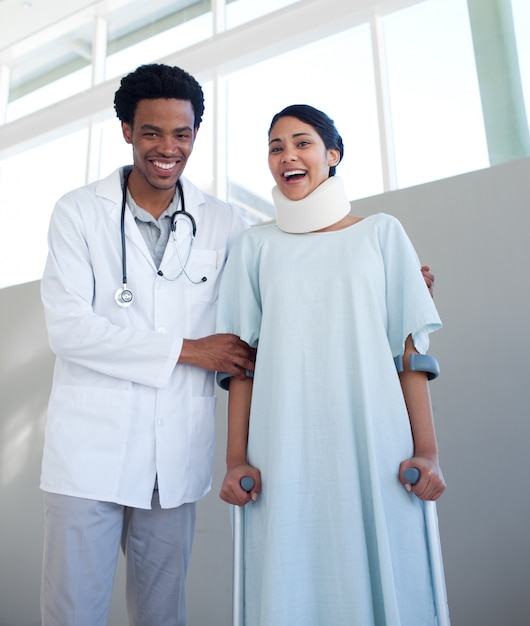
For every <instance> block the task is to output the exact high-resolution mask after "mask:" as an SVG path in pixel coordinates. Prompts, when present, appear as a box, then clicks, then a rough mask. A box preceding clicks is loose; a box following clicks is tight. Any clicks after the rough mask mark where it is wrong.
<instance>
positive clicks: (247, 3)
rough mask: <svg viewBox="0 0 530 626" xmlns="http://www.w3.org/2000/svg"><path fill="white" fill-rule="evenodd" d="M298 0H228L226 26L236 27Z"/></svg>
mask: <svg viewBox="0 0 530 626" xmlns="http://www.w3.org/2000/svg"><path fill="white" fill-rule="evenodd" d="M297 1H298V0H227V2H226V27H227V28H234V27H235V26H239V25H241V24H244V23H245V22H250V20H254V19H256V18H258V17H261V16H262V15H266V14H267V13H271V12H272V11H276V10H278V9H281V8H283V7H286V6H288V5H289V4H293V3H294V2H297Z"/></svg>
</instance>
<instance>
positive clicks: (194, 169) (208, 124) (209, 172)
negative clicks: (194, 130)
mask: <svg viewBox="0 0 530 626" xmlns="http://www.w3.org/2000/svg"><path fill="white" fill-rule="evenodd" d="M201 86H202V90H203V91H204V115H203V116H202V123H201V127H200V130H199V133H198V135H197V139H196V140H195V144H194V146H193V152H192V154H191V156H190V160H189V161H188V163H187V165H186V169H185V170H184V176H185V177H186V178H189V180H191V182H192V183H194V184H195V185H197V187H199V188H200V189H202V190H203V191H204V192H206V193H212V187H213V126H214V102H213V85H212V83H211V82H208V83H204V84H202V85H201Z"/></svg>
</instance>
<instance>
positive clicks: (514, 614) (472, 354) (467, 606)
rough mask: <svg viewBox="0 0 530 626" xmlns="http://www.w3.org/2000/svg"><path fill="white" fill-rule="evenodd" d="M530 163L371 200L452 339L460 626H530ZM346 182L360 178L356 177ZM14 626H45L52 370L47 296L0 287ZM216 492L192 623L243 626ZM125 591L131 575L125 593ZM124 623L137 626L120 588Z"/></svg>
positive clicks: (452, 470)
mask: <svg viewBox="0 0 530 626" xmlns="http://www.w3.org/2000/svg"><path fill="white" fill-rule="evenodd" d="M529 174H530V159H525V160H521V161H517V162H514V163H510V164H506V165H502V166H498V167H496V168H492V169H489V170H484V171H479V172H474V173H471V174H465V175H462V176H458V177H455V178H452V179H448V180H444V181H439V182H435V183H430V184H427V185H421V186H419V187H414V188H411V189H406V190H401V191H396V192H393V193H390V194H386V195H384V196H378V197H374V198H368V199H365V200H360V201H357V202H355V203H354V204H353V211H354V213H357V214H359V215H368V214H371V213H374V212H378V211H384V212H387V213H391V214H394V215H396V216H397V217H398V218H399V219H400V220H401V221H402V222H403V224H404V226H405V228H406V230H407V232H408V233H409V235H410V237H411V239H412V241H413V242H414V245H415V246H416V249H417V251H418V253H419V255H420V258H421V259H422V261H424V262H429V263H430V264H431V265H432V266H433V268H434V270H435V273H436V286H435V299H436V303H437V305H438V308H439V310H440V314H441V316H442V318H443V321H444V328H443V329H442V330H441V331H439V332H437V333H435V334H434V335H433V336H432V342H431V353H432V354H434V355H435V356H437V357H438V359H439V361H440V365H441V368H442V374H441V376H440V378H439V379H438V380H436V381H434V382H433V383H432V385H431V392H432V397H433V404H434V409H435V416H436V422H437V429H438V437H439V442H440V449H441V460H442V464H443V468H444V473H445V477H446V480H447V483H448V490H447V492H446V494H445V495H444V496H443V498H442V500H441V501H440V503H439V507H438V514H439V518H440V525H441V534H442V544H443V546H442V547H443V551H444V559H445V570H446V576H447V586H448V596H449V605H450V610H451V615H452V624H453V626H477V625H478V624H480V626H498V625H499V624H509V625H510V626H527V624H529V623H530V594H529V593H528V581H529V580H530V541H528V528H529V527H530V498H529V488H528V476H529V475H530V455H529V454H528V450H527V447H528V442H529V441H530V419H529V417H530V409H529V407H530V382H529V378H530V377H529V374H530V367H529V365H528V355H529V353H530V331H529V330H528V320H529V319H530V289H529V284H528V271H529V268H530V175H529ZM343 175H345V174H344V173H343ZM0 314H1V316H2V317H1V319H2V325H1V327H0V346H1V349H0V503H1V504H0V506H1V514H0V626H36V625H37V624H38V623H39V612H38V594H39V577H40V563H41V554H40V552H41V543H42V514H41V507H42V500H41V495H40V493H39V491H38V488H37V484H38V474H39V464H40V454H41V447H42V432H43V421H44V414H45V406H46V400H47V395H48V389H49V384H50V380H51V368H52V363H53V359H52V357H51V354H50V353H49V350H48V347H47V341H46V336H45V331H44V324H43V319H42V313H41V308H40V301H39V296H38V283H30V284H27V285H22V286H20V287H14V288H11V289H5V290H0ZM224 410H225V409H224V398H223V401H222V402H220V408H219V411H218V436H219V444H218V451H217V465H216V473H215V478H214V482H215V484H214V490H213V492H212V494H210V496H208V497H207V498H206V499H205V500H204V501H203V502H202V503H201V506H200V510H199V519H198V527H197V534H196V541H195V547H194V554H193V562H192V566H191V572H190V577H189V626H210V625H211V626H229V624H230V601H231V591H230V570H231V557H230V526H229V521H228V514H227V509H226V508H225V506H224V505H223V504H222V503H221V502H220V501H219V500H218V498H217V493H218V490H219V484H220V480H221V478H222V468H223V457H224V450H223V447H224V439H225V430H224ZM121 583H122V572H121V569H120V571H119V574H118V580H117V586H119V585H120V584H121ZM109 624H110V626H125V624H126V620H125V618H124V612H123V599H122V593H121V589H117V590H116V593H115V597H114V599H113V607H112V615H111V620H110V623H109Z"/></svg>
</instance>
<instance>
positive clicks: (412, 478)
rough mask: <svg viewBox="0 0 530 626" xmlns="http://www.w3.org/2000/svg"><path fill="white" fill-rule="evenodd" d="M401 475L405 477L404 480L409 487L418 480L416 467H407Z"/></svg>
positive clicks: (418, 473) (418, 474)
mask: <svg viewBox="0 0 530 626" xmlns="http://www.w3.org/2000/svg"><path fill="white" fill-rule="evenodd" d="M403 475H404V476H405V480H407V481H408V482H409V483H410V484H411V485H415V484H416V483H417V482H418V480H419V479H420V470H419V469H418V468H417V467H407V469H406V470H405V471H404V472H403Z"/></svg>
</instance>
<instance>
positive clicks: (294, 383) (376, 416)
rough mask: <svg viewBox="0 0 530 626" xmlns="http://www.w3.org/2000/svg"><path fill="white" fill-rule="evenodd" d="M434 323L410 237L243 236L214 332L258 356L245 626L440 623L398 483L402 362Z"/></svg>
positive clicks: (374, 220) (394, 232) (358, 233)
mask: <svg viewBox="0 0 530 626" xmlns="http://www.w3.org/2000/svg"><path fill="white" fill-rule="evenodd" d="M440 325H441V324H440V319H439V317H438V314H437V312H436V309H435V306H434V303H433V301H432V298H431V296H430V294H429V292H428V290H427V288H426V286H425V283H424V280H423V277H422V275H421V272H420V263H419V261H418V258H417V255H416V253H415V251H414V249H413V247H412V245H411V243H410V241H409V239H408V237H407V235H406V234H405V232H404V230H403V228H402V226H401V224H400V223H399V222H398V221H397V220H396V219H395V218H393V217H391V216H389V215H385V214H377V215H373V216H371V217H368V218H366V219H364V220H362V221H361V222H358V223H357V224H355V225H353V226H350V227H349V228H346V229H344V230H339V231H334V232H325V233H310V234H303V235H292V234H287V233H284V232H282V231H281V230H279V229H278V228H277V227H276V226H275V225H266V226H259V227H254V228H252V229H249V230H247V231H245V232H244V233H243V234H242V235H241V236H240V238H239V240H238V242H237V243H236V245H235V246H234V248H233V249H232V251H231V253H230V257H229V260H228V264H227V266H226V269H225V274H224V277H223V283H222V287H221V294H220V300H219V308H218V328H217V331H218V332H228V333H235V334H236V335H239V336H240V337H241V338H242V339H244V340H245V341H247V342H248V343H249V344H251V345H252V346H257V345H258V342H259V347H258V356H257V361H256V371H255V377H254V387H253V397H252V407H251V416H250V432H249V442H248V458H249V462H250V463H251V464H252V465H253V466H255V467H257V468H259V470H260V471H261V476H262V483H263V484H262V492H261V494H260V496H259V499H258V501H257V502H255V503H250V504H249V505H248V506H247V507H246V518H245V532H246V537H245V547H244V554H245V557H244V559H245V561H244V562H245V566H244V567H245V577H246V581H245V626H372V625H376V626H431V625H434V624H436V617H435V609H434V600H433V591H432V583H431V573H430V565H429V554H428V549H427V545H426V537H425V530H424V521H423V505H422V503H421V502H420V501H419V500H418V499H417V498H416V497H415V496H413V495H412V494H409V493H408V492H407V491H406V490H405V489H404V487H403V486H402V485H401V483H400V482H399V480H398V470H399V464H400V462H401V461H403V460H404V459H406V458H409V457H410V456H411V455H412V453H413V444H412V439H411V433H410V425H409V421H408V416H407V411H406V409H405V405H404V401H403V396H402V392H401V387H400V384H399V379H398V376H397V373H396V369H395V365H394V361H393V357H394V356H396V355H398V354H402V351H403V346H404V342H405V339H406V337H407V336H408V335H409V334H412V335H413V338H414V340H415V345H416V348H417V349H418V351H419V352H422V353H423V352H425V351H426V350H427V347H428V333H429V332H431V331H433V330H436V329H437V328H439V327H440Z"/></svg>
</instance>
